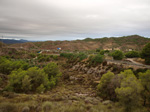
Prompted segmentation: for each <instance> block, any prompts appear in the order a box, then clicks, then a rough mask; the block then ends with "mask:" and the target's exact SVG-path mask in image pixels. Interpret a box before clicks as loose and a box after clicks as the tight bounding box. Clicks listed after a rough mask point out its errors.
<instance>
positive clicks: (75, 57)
mask: <svg viewBox="0 0 150 112" xmlns="http://www.w3.org/2000/svg"><path fill="white" fill-rule="evenodd" d="M60 56H61V57H65V58H67V59H68V60H69V62H74V61H82V60H84V59H86V58H87V57H88V56H87V55H86V54H85V53H61V54H60Z"/></svg>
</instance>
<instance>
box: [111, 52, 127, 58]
mask: <svg viewBox="0 0 150 112" xmlns="http://www.w3.org/2000/svg"><path fill="white" fill-rule="evenodd" d="M112 57H113V58H114V59H115V60H122V59H123V57H124V55H123V52H122V51H119V50H116V51H114V52H113V53H112Z"/></svg>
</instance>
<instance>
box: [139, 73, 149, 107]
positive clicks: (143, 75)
mask: <svg viewBox="0 0 150 112" xmlns="http://www.w3.org/2000/svg"><path fill="white" fill-rule="evenodd" d="M139 79H140V81H141V83H142V85H143V87H144V90H143V91H142V97H143V99H144V104H143V105H144V106H145V105H146V102H147V101H148V102H149V103H150V70H147V71H146V72H145V73H142V72H140V73H139Z"/></svg>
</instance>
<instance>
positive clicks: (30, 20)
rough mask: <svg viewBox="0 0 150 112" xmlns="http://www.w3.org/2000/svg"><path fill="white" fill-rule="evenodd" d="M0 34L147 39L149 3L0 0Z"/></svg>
mask: <svg viewBox="0 0 150 112" xmlns="http://www.w3.org/2000/svg"><path fill="white" fill-rule="evenodd" d="M0 34H1V35H4V37H11V38H22V39H28V40H74V39H84V38H86V37H91V38H100V37H110V36H125V35H133V34H138V35H141V36H145V37H150V0H0Z"/></svg>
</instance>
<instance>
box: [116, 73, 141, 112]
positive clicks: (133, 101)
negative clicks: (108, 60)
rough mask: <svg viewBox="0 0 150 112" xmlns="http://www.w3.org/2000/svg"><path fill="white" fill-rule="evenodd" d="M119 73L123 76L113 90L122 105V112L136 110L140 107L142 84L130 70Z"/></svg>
mask: <svg viewBox="0 0 150 112" xmlns="http://www.w3.org/2000/svg"><path fill="white" fill-rule="evenodd" d="M119 75H120V76H122V78H123V79H122V80H121V85H120V87H118V88H116V90H115V92H116V94H117V98H118V99H119V104H120V105H122V106H123V107H124V112H133V111H137V110H138V109H139V108H141V104H140V102H141V92H142V90H143V86H142V85H141V83H140V82H139V81H138V79H137V78H136V77H135V75H134V74H133V72H132V71H131V70H125V71H124V72H121V73H120V74H119ZM135 85H136V86H135Z"/></svg>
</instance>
